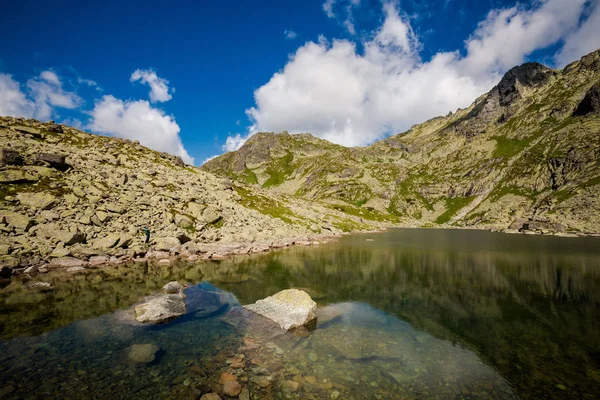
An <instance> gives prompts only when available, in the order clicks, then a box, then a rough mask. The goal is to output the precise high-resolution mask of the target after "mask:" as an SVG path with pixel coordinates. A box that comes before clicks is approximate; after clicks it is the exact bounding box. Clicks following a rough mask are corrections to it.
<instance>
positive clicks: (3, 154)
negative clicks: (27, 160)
mask: <svg viewBox="0 0 600 400" xmlns="http://www.w3.org/2000/svg"><path fill="white" fill-rule="evenodd" d="M21 164H23V158H22V157H21V155H20V154H19V152H18V151H16V150H13V149H9V148H6V147H5V148H3V149H2V150H1V151H0V165H21Z"/></svg>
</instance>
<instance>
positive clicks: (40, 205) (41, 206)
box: [17, 192, 58, 210]
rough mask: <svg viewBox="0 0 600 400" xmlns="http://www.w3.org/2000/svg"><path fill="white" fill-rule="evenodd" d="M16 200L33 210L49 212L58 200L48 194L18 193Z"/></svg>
mask: <svg viewBox="0 0 600 400" xmlns="http://www.w3.org/2000/svg"><path fill="white" fill-rule="evenodd" d="M17 199H19V201H20V202H21V204H24V205H26V206H27V207H29V208H32V209H34V210H49V209H50V208H52V207H54V206H55V205H56V203H58V199H57V198H56V197H54V196H53V195H51V194H50V193H43V192H40V193H31V192H28V193H19V194H18V195H17Z"/></svg>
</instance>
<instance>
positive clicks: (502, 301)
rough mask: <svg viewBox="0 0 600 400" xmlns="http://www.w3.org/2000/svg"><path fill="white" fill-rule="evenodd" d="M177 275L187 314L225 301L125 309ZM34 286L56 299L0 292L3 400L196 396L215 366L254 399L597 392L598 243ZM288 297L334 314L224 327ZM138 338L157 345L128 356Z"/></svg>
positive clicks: (440, 243) (452, 238)
mask: <svg viewBox="0 0 600 400" xmlns="http://www.w3.org/2000/svg"><path fill="white" fill-rule="evenodd" d="M173 280H177V281H179V282H181V283H187V284H189V285H191V287H190V288H189V289H187V291H186V294H188V298H187V299H186V301H188V302H189V304H190V305H192V304H197V303H198V301H199V300H198V299H199V298H200V297H198V296H209V297H210V298H211V299H218V302H219V304H218V306H216V307H213V308H210V309H202V307H200V308H195V309H193V312H189V313H188V314H186V315H184V316H183V317H180V318H179V319H176V320H174V321H172V322H170V323H167V324H163V325H155V326H139V325H138V324H134V323H131V322H130V321H128V320H127V319H126V318H124V317H123V315H124V310H127V309H129V308H130V307H131V306H132V305H134V304H135V303H136V302H139V301H140V300H141V299H142V298H143V297H144V296H146V295H149V294H151V293H152V292H155V291H158V290H160V288H161V287H162V286H163V285H164V284H166V283H167V282H169V281H173ZM33 281H43V282H49V283H51V284H52V287H53V289H52V290H48V291H43V290H39V289H38V290H36V289H31V288H28V287H27V280H25V279H21V278H18V279H13V281H11V282H10V283H9V284H6V283H5V285H4V287H3V288H2V289H0V311H1V312H0V398H1V399H37V398H40V399H42V398H44V399H49V398H69V399H100V398H107V399H108V398H110V399H137V398H139V399H142V398H143V399H150V398H156V399H175V398H181V399H196V398H198V397H199V396H200V395H201V394H202V393H205V392H208V391H211V390H212V391H219V390H220V385H219V383H218V380H219V378H220V376H221V374H222V372H225V371H232V372H234V373H235V374H236V375H238V379H239V381H240V383H241V384H242V386H244V387H246V388H247V389H248V390H249V394H250V398H253V399H262V398H265V399H270V398H272V399H280V398H281V399H284V398H302V399H337V398H339V399H422V398H423V399H425V398H426V399H429V398H432V399H517V398H521V399H564V398H573V399H588V398H589V399H594V398H599V397H600V239H598V238H559V237H550V236H530V235H509V234H503V233H492V232H487V231H477V230H433V229H394V230H390V231H388V232H384V233H377V234H360V235H351V236H346V237H343V238H342V239H341V240H339V241H338V242H333V243H327V244H323V245H321V246H318V247H310V248H309V247H293V248H290V249H285V250H282V251H277V252H272V253H266V254H261V255H253V256H244V257H236V258H233V259H229V260H224V261H220V262H210V263H207V262H203V263H188V262H178V263H176V264H172V265H170V266H158V265H147V264H132V265H121V266H115V267H105V268H100V269H95V270H89V271H86V272H85V273H80V274H76V275H68V274H67V273H66V272H52V273H49V274H46V275H40V276H38V277H36V278H34V279H33ZM287 288H301V289H303V290H305V291H306V292H307V293H309V294H310V295H311V296H312V298H313V299H314V300H315V301H316V302H317V304H318V305H319V307H320V308H321V309H322V310H324V312H325V314H324V315H327V316H328V317H327V318H322V320H320V321H319V323H318V325H317V329H316V330H314V331H313V332H311V333H309V334H305V335H293V334H286V335H282V336H276V337H272V338H267V339H265V340H255V339H253V338H252V333H251V332H250V333H249V332H244V331H240V330H238V329H235V328H234V327H232V326H231V325H230V324H227V323H225V322H224V320H225V319H226V318H224V316H225V315H227V313H228V310H229V309H231V308H232V307H235V306H236V305H239V304H242V305H243V304H248V303H252V302H254V301H256V300H258V299H261V298H264V297H267V296H269V295H272V294H275V293H277V292H278V291H280V290H282V289H287ZM194 302H195V303H194ZM133 344H152V345H155V346H157V348H159V351H158V352H157V353H156V356H155V358H154V360H152V361H151V362H148V363H143V364H132V363H131V362H129V361H128V359H127V356H126V354H127V353H126V352H127V349H129V348H130V346H132V345H133ZM222 398H224V397H223V396H222Z"/></svg>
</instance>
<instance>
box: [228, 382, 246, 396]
mask: <svg viewBox="0 0 600 400" xmlns="http://www.w3.org/2000/svg"><path fill="white" fill-rule="evenodd" d="M241 391H242V385H240V383H239V382H238V381H229V382H225V384H224V385H223V394H224V395H225V396H227V397H236V396H237V395H238V394H240V392H241Z"/></svg>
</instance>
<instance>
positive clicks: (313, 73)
mask: <svg viewBox="0 0 600 400" xmlns="http://www.w3.org/2000/svg"><path fill="white" fill-rule="evenodd" d="M87 3H89V4H82V2H74V1H54V2H39V1H37V2H35V1H28V0H24V1H19V2H11V3H10V4H6V5H4V6H3V15H4V18H3V24H2V31H3V34H2V35H1V36H0V114H10V115H19V116H26V117H36V118H39V119H43V120H47V119H54V120H56V121H60V122H67V123H69V124H74V125H77V126H80V127H81V128H83V129H86V130H88V131H91V132H97V133H102V134H110V135H115V136H121V137H127V138H131V139H137V140H140V141H141V142H142V143H144V144H146V145H148V146H150V147H153V148H156V149H159V150H164V151H169V152H171V153H175V154H179V155H182V156H184V158H185V159H186V160H187V161H188V162H194V163H195V164H201V163H202V161H203V160H205V159H207V158H208V157H210V156H214V155H216V154H220V153H222V152H223V151H225V150H232V149H235V148H238V147H239V146H240V145H241V144H242V143H243V142H244V140H245V139H246V138H247V137H248V136H249V135H251V134H253V133H254V132H256V131H262V130H267V131H276V132H279V131H282V130H287V131H289V132H293V133H295V132H311V133H313V134H315V135H318V136H320V137H323V138H326V139H328V140H331V141H334V142H336V143H340V144H344V145H364V144H368V143H371V142H372V141H374V140H377V139H380V138H382V137H385V136H387V135H390V134H394V133H398V132H401V131H403V130H405V129H407V128H408V127H410V126H411V125H412V124H414V123H418V122H422V121H424V120H426V119H428V118H431V117H433V116H436V115H439V114H445V113H447V112H448V111H450V110H454V109H456V108H457V107H466V106H468V105H469V104H470V103H471V102H472V101H473V100H474V99H475V98H476V97H477V96H478V95H479V94H481V93H483V92H485V91H487V90H489V89H490V88H491V87H492V86H493V85H494V84H495V83H496V82H497V80H498V79H499V77H500V76H501V75H502V74H503V73H504V72H505V71H506V70H507V69H508V68H510V67H512V66H513V65H515V64H518V63H521V62H524V61H528V60H534V61H541V62H544V63H546V64H548V65H550V66H555V67H561V66H563V65H564V64H565V63H566V62H568V61H572V60H574V59H576V58H579V57H581V56H582V55H584V54H586V53H588V52H590V51H593V50H595V49H596V48H598V47H600V28H598V27H599V26H600V10H599V8H600V7H599V3H600V1H599V0H543V1H523V2H520V3H518V4H517V3H516V2H514V1H500V0H498V1H496V0H483V1H475V0H431V1H406V0H405V1H388V0H384V1H381V0H318V1H312V0H307V1H302V2H300V1H298V2H296V1H258V2H251V1H233V2H220V1H219V2H217V1H186V2H164V1H152V0H147V1H143V2H142V1H128V2H123V1H112V0H108V1H102V2H93V1H90V2H87ZM192 159H193V160H192Z"/></svg>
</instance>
